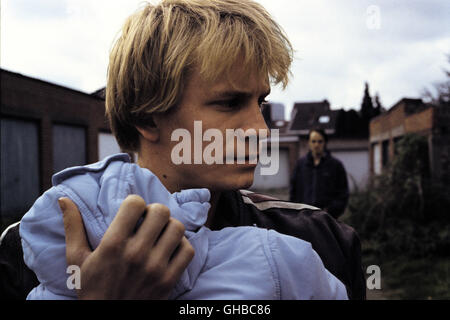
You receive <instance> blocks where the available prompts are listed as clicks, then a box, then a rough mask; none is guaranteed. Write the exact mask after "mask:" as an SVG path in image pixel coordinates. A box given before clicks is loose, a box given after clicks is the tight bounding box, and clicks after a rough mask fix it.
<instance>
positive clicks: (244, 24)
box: [106, 0, 293, 151]
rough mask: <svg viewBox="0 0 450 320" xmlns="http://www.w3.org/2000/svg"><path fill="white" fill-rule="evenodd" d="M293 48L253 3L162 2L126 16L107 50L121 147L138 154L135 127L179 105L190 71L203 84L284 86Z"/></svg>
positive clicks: (109, 106)
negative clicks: (234, 75) (260, 80)
mask: <svg viewBox="0 0 450 320" xmlns="http://www.w3.org/2000/svg"><path fill="white" fill-rule="evenodd" d="M292 52H293V50H292V46H291V44H290V43H289V40H288V39H287V37H286V35H285V33H284V32H283V30H282V29H281V28H280V26H279V25H278V24H277V23H276V22H275V21H273V20H272V18H271V17H270V15H269V14H268V13H267V11H266V10H265V9H264V8H263V7H262V6H261V5H260V4H258V3H256V2H253V1H251V0H163V1H161V2H160V3H159V4H156V5H153V4H146V5H145V6H144V7H143V8H142V9H140V10H139V11H137V12H136V13H135V14H133V15H132V16H130V17H129V18H128V19H127V20H126V22H125V24H124V26H123V28H122V31H121V34H120V35H119V37H118V39H117V41H116V43H115V45H114V46H113V48H112V50H111V53H110V61H109V67H108V80H107V85H106V113H107V116H108V119H109V122H110V125H111V129H112V131H113V133H114V134H115V136H116V139H117V141H118V143H119V145H120V147H121V148H122V149H123V150H125V151H137V150H138V149H139V134H138V131H137V130H136V126H142V127H146V126H149V125H151V124H152V117H151V116H152V114H153V113H155V112H166V111H168V110H169V109H171V108H172V107H174V106H175V105H177V103H178V102H179V100H180V97H181V94H182V92H183V87H184V85H185V81H186V79H187V77H188V76H189V72H191V71H192V70H193V69H194V68H196V70H199V72H200V74H201V75H202V76H203V77H204V78H205V79H206V80H207V81H209V80H214V79H215V78H216V77H217V76H219V75H222V74H229V73H228V72H229V71H230V69H231V66H232V65H233V64H235V63H236V62H239V63H242V68H243V70H242V74H249V73H250V72H258V73H259V74H260V75H261V76H262V77H264V78H267V77H268V76H269V78H270V80H271V81H272V82H273V83H274V84H278V83H282V85H283V88H284V87H286V85H287V83H288V78H289V75H290V73H289V67H290V64H291V62H292Z"/></svg>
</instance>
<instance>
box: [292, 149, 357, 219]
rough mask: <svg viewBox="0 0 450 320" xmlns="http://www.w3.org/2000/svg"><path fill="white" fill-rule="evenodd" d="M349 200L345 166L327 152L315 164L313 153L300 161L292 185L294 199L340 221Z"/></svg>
mask: <svg viewBox="0 0 450 320" xmlns="http://www.w3.org/2000/svg"><path fill="white" fill-rule="evenodd" d="M348 197H349V192H348V182H347V173H346V172H345V169H344V166H343V165H342V163H341V162H340V161H339V160H338V159H336V158H334V157H332V156H331V154H330V153H329V152H328V151H327V152H326V153H325V155H324V157H323V158H322V159H321V161H320V163H319V165H317V166H315V165H314V160H313V157H312V154H311V151H310V152H308V154H307V155H306V156H304V157H302V158H301V159H299V160H298V161H297V164H296V166H295V169H294V172H293V174H292V177H291V182H290V198H289V199H290V200H291V201H293V202H299V203H305V204H309V205H312V206H315V207H318V208H321V209H323V210H326V211H327V212H328V213H329V214H331V215H332V216H333V217H335V218H338V217H339V216H341V215H342V214H343V213H344V210H345V207H346V206H347V201H348Z"/></svg>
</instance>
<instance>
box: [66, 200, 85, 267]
mask: <svg viewBox="0 0 450 320" xmlns="http://www.w3.org/2000/svg"><path fill="white" fill-rule="evenodd" d="M58 204H59V207H60V208H61V211H62V212H63V220H64V230H65V234H66V258H67V264H68V265H77V266H81V265H82V264H83V262H84V260H85V259H86V258H87V256H88V255H89V254H90V253H91V249H90V247H89V243H88V240H87V237H86V232H85V230H84V225H83V219H82V218H81V213H80V211H79V210H78V207H77V206H76V204H75V203H73V201H72V200H70V199H69V198H59V199H58Z"/></svg>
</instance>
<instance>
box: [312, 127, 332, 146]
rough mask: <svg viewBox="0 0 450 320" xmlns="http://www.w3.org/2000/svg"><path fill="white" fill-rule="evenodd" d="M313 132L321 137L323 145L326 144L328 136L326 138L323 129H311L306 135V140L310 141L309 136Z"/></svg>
mask: <svg viewBox="0 0 450 320" xmlns="http://www.w3.org/2000/svg"><path fill="white" fill-rule="evenodd" d="M313 132H317V133H318V134H320V135H321V136H322V138H323V140H324V142H325V144H326V143H327V142H328V136H327V134H326V133H325V130H323V129H321V128H313V129H311V130H309V133H308V140H309V139H311V134H312V133H313Z"/></svg>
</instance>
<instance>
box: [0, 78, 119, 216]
mask: <svg viewBox="0 0 450 320" xmlns="http://www.w3.org/2000/svg"><path fill="white" fill-rule="evenodd" d="M0 76H1V201H0V205H1V207H0V218H1V220H2V224H6V223H8V222H11V221H17V220H19V219H20V218H21V216H22V215H23V214H24V213H25V212H26V211H27V210H28V209H29V207H30V206H31V205H32V204H33V203H34V201H35V200H36V198H37V197H38V196H39V195H40V194H41V193H42V192H44V191H45V190H47V189H48V188H50V187H51V177H52V175H53V174H54V173H56V172H58V171H60V170H62V169H64V168H66V167H69V166H75V165H83V164H87V163H92V162H96V161H98V160H99V159H101V158H103V157H104V156H106V155H108V154H111V153H116V152H118V151H120V149H119V148H118V146H117V143H116V142H115V139H114V137H113V136H112V134H111V131H110V128H109V125H108V123H107V121H106V119H105V107H104V100H103V99H102V98H100V97H97V96H94V95H89V94H86V93H83V92H80V91H76V90H72V89H69V88H66V87H62V86H59V85H55V84H52V83H49V82H45V81H42V80H38V79H34V78H30V77H27V76H24V75H21V74H18V73H13V72H9V71H6V70H0Z"/></svg>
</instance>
